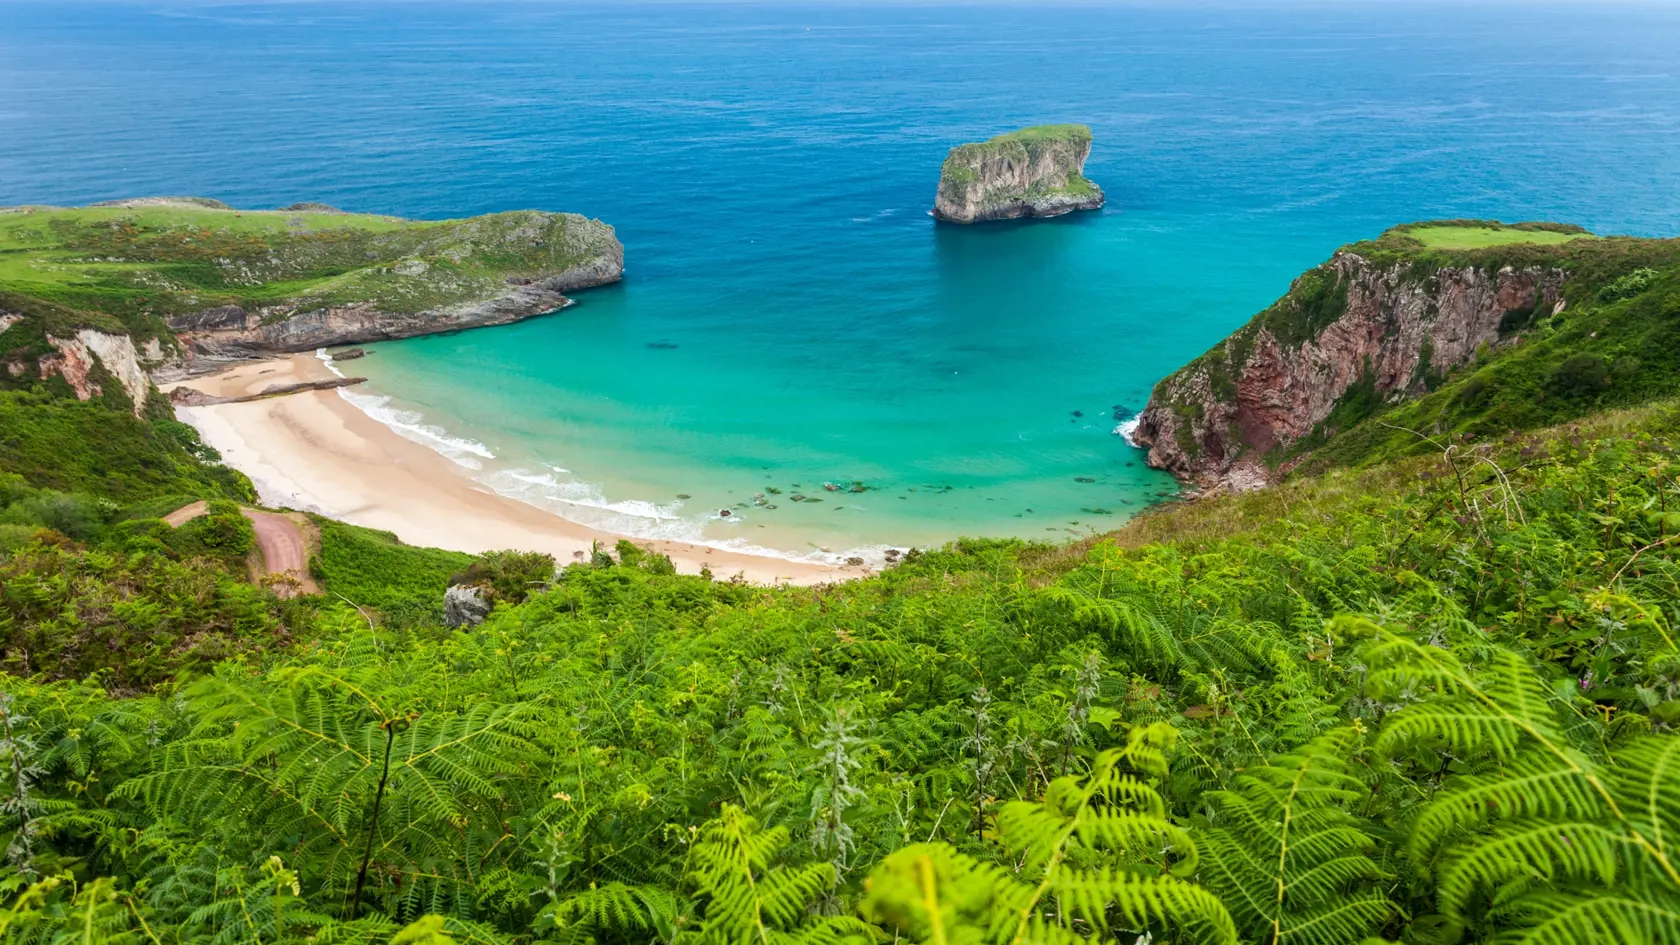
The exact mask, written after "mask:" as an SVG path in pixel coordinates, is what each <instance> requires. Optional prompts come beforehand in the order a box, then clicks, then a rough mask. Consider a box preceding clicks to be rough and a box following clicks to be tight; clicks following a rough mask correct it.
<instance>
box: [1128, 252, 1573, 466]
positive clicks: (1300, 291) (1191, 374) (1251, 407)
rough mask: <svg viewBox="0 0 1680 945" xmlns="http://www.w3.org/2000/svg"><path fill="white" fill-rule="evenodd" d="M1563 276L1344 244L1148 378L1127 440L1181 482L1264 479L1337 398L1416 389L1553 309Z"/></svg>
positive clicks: (1286, 463) (1389, 395) (1286, 460)
mask: <svg viewBox="0 0 1680 945" xmlns="http://www.w3.org/2000/svg"><path fill="white" fill-rule="evenodd" d="M1564 276H1565V273H1564V271H1563V270H1562V269H1558V268H1546V267H1539V266H1536V267H1530V268H1524V269H1514V268H1510V267H1506V268H1502V269H1499V270H1497V271H1488V270H1486V269H1479V268H1473V267H1462V268H1440V269H1436V270H1434V271H1432V272H1429V273H1420V272H1419V270H1418V268H1417V267H1416V266H1414V265H1411V264H1407V263H1399V264H1395V265H1391V266H1388V267H1386V268H1384V267H1379V266H1376V265H1373V264H1371V263H1370V262H1368V261H1367V260H1366V259H1365V258H1363V257H1361V256H1359V255H1357V254H1355V253H1352V252H1349V251H1345V250H1344V251H1342V252H1339V253H1337V254H1336V256H1335V257H1334V258H1333V259H1331V260H1330V262H1328V263H1326V264H1324V265H1323V266H1320V267H1319V268H1317V269H1315V270H1312V271H1311V272H1309V273H1307V274H1306V275H1304V276H1302V277H1301V278H1300V279H1298V280H1297V281H1296V283H1295V285H1294V287H1292V288H1291V290H1290V294H1289V295H1287V296H1285V297H1284V298H1283V299H1282V300H1280V301H1279V302H1278V303H1277V304H1276V305H1274V306H1273V307H1272V308H1271V309H1268V310H1267V311H1266V312H1264V313H1262V314H1261V315H1259V316H1257V317H1256V318H1255V319H1254V320H1253V321H1251V322H1250V323H1249V324H1248V325H1247V326H1246V327H1244V328H1243V329H1241V330H1239V331H1238V332H1237V333H1236V334H1234V335H1232V336H1231V337H1230V338H1228V339H1226V340H1225V341H1224V342H1222V343H1221V344H1220V345H1218V346H1216V347H1215V348H1214V349H1213V350H1212V351H1209V352H1208V353H1207V354H1206V355H1203V356H1202V357H1201V358H1199V359H1197V360H1196V361H1195V362H1192V363H1191V364H1190V365H1188V366H1187V367H1185V368H1183V369H1181V370H1180V371H1178V372H1177V373H1175V374H1173V375H1171V376H1169V377H1168V378H1167V379H1165V380H1163V381H1162V382H1161V383H1160V384H1159V385H1157V386H1156V388H1155V392H1154V395H1153V396H1152V397H1151V398H1150V401H1149V405H1148V407H1146V408H1145V409H1144V411H1143V413H1142V414H1141V416H1140V418H1139V423H1138V426H1137V430H1136V432H1135V433H1134V434H1133V439H1134V441H1135V442H1137V443H1138V445H1140V446H1146V447H1148V449H1149V464H1150V465H1151V466H1154V467H1156V468H1159V469H1165V470H1168V471H1169V472H1171V473H1173V474H1174V475H1176V476H1178V477H1179V478H1181V479H1186V480H1192V481H1195V482H1197V483H1198V484H1200V485H1203V486H1223V487H1225V488H1229V489H1232V490H1234V491H1243V490H1247V489H1254V488H1259V487H1262V486H1265V485H1267V484H1268V483H1269V482H1270V481H1271V480H1272V479H1273V478H1274V477H1275V476H1276V475H1277V474H1278V473H1279V472H1280V471H1285V470H1287V469H1288V468H1289V466H1290V464H1291V456H1290V448H1291V447H1293V446H1296V445H1297V444H1299V442H1300V441H1301V440H1302V438H1303V437H1307V436H1308V435H1309V434H1312V433H1313V432H1314V431H1315V429H1317V428H1318V427H1319V425H1320V424H1323V423H1325V421H1326V420H1327V419H1329V418H1330V417H1331V413H1332V411H1333V410H1334V409H1335V407H1336V405H1337V403H1338V402H1340V401H1342V400H1343V398H1344V397H1348V396H1350V395H1352V394H1353V393H1358V394H1363V395H1364V396H1368V397H1369V396H1376V397H1380V398H1383V399H1394V398H1401V397H1405V396H1407V395H1409V394H1414V393H1417V392H1419V391H1421V390H1422V389H1423V387H1424V385H1425V383H1426V381H1427V380H1428V378H1429V377H1430V375H1431V374H1432V373H1438V372H1442V371H1445V370H1449V369H1451V368H1454V367H1457V366H1459V365H1461V364H1464V363H1466V362H1468V361H1469V360H1471V359H1472V358H1473V357H1474V356H1475V353H1476V350H1477V348H1478V347H1479V346H1481V345H1482V344H1484V343H1490V344H1491V343H1497V342H1498V341H1499V339H1500V328H1501V324H1502V323H1505V322H1507V320H1508V319H1509V318H1511V317H1512V316H1522V317H1524V318H1526V317H1527V316H1528V315H1529V314H1531V313H1534V312H1536V311H1537V310H1539V309H1541V308H1542V307H1543V308H1544V309H1545V310H1546V313H1548V314H1549V313H1551V312H1553V311H1555V310H1558V309H1561V307H1562V302H1561V300H1560V299H1561V295H1560V293H1561V290H1562V287H1563V282H1564ZM1356 389H1357V390H1356ZM1323 432H1325V433H1333V432H1334V431H1332V430H1325V431H1323Z"/></svg>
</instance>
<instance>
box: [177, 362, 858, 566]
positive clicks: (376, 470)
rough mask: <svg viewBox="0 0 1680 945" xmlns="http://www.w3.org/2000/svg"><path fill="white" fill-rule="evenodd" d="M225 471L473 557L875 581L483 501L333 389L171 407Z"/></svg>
mask: <svg viewBox="0 0 1680 945" xmlns="http://www.w3.org/2000/svg"><path fill="white" fill-rule="evenodd" d="M334 378H335V374H334V372H332V371H331V370H330V369H329V367H328V364H327V362H324V361H321V360H319V359H318V358H317V357H316V356H315V354H313V353H309V354H295V355H289V356H285V357H277V358H271V359H268V360H261V361H242V362H238V363H235V364H233V365H231V366H229V367H228V368H226V369H223V370H221V371H218V372H216V373H213V374H208V375H202V376H199V377H195V378H192V379H183V380H177V381H171V382H167V383H164V384H160V385H159V388H160V389H161V390H163V391H164V392H165V393H168V392H169V391H171V390H173V389H175V388H179V387H187V388H191V389H193V390H198V391H202V392H204V393H206V394H208V395H210V396H212V397H241V396H246V395H249V394H253V393H256V392H258V391H260V390H262V389H264V388H267V387H270V386H272V385H276V384H301V383H310V382H315V381H327V380H332V379H334ZM175 415H176V417H177V418H178V419H180V420H181V421H182V422H183V423H187V424H190V425H191V426H193V427H194V428H195V429H197V430H198V431H199V435H200V436H201V437H202V438H203V440H204V442H205V443H207V444H209V445H210V446H212V447H214V448H215V449H216V450H217V451H219V452H220V453H221V454H222V460H223V462H224V463H226V464H227V465H229V466H231V467H233V468H235V469H238V470H239V471H240V472H242V473H244V474H245V475H246V476H249V477H250V479H251V481H252V483H253V484H255V485H256V487H257V492H258V496H259V498H260V499H261V500H262V502H263V503H264V504H265V505H269V506H273V507H285V508H293V509H298V510H302V511H309V512H316V513H318V514H321V515H325V516H327V517H329V518H334V519H338V520H340V521H343V522H347V523H349V524H351V525H361V526H365V527H368V528H377V529H381V530H384V531H389V532H392V533H394V534H395V535H396V536H397V537H398V538H399V539H401V540H402V541H403V542H405V543H407V544H410V545H419V546H424V547H433V548H445V549H449V550H452V551H464V552H468V553H471V554H481V553H483V552H486V551H495V550H499V549H509V548H514V549H518V550H521V551H541V552H546V553H548V554H551V555H553V556H554V558H555V561H556V563H558V564H559V565H561V566H564V565H567V564H570V563H573V562H575V561H578V560H587V558H588V556H589V552H590V548H591V546H592V545H593V544H594V543H595V542H600V543H601V544H602V545H604V546H606V547H608V548H611V547H612V546H613V545H615V544H616V543H617V542H618V541H619V540H620V539H627V540H629V541H632V542H634V543H635V544H637V545H638V546H641V547H646V548H650V549H652V550H654V551H656V552H658V553H660V554H664V555H667V556H669V557H670V558H671V561H672V563H673V564H675V565H676V566H677V570H678V572H680V573H683V574H698V573H699V572H700V570H701V568H702V567H705V568H709V569H710V570H711V571H712V573H713V575H714V576H716V577H717V578H719V579H729V578H732V577H734V576H736V575H739V576H741V577H742V578H743V579H744V580H746V581H749V582H751V583H754V584H765V585H771V584H793V585H801V586H805V585H815V584H826V583H833V582H836V581H848V580H855V579H857V578H860V577H865V576H867V575H869V574H872V573H874V571H873V569H872V568H870V567H869V566H868V565H863V566H854V565H830V564H818V563H813V562H801V561H792V560H788V559H785V558H778V557H773V556H769V555H753V554H745V553H742V552H738V551H729V550H725V549H721V548H710V547H706V546H704V545H698V544H690V543H687V542H679V541H661V540H645V539H637V538H634V537H632V536H625V535H615V534H611V533H608V532H604V531H600V530H598V529H593V528H590V527H588V526H586V525H580V524H578V523H576V522H572V521H569V520H567V519H564V518H561V517H560V516H558V515H555V514H553V513H551V512H547V511H544V510H542V509H540V508H537V507H536V506H533V505H529V504H527V503H524V502H520V501H519V500H517V499H512V498H508V497H507V496H504V495H501V494H499V493H496V492H493V491H491V490H490V489H489V488H487V487H485V486H484V485H482V484H480V483H478V482H476V481H475V480H473V479H471V478H470V477H469V476H467V475H466V474H465V471H464V470H463V469H462V468H461V467H459V466H458V465H456V464H455V463H454V462H452V461H450V460H449V458H447V457H446V456H444V455H442V454H441V453H438V452H436V451H434V450H431V449H428V448H427V447H425V446H422V445H420V444H419V443H416V442H414V441H412V440H409V439H407V438H405V437H403V436H401V435H400V434H398V433H397V432H396V431H395V430H393V429H391V428H390V427H388V426H386V425H385V424H383V423H381V422H379V421H378V420H376V419H374V418H373V417H371V416H368V415H367V414H366V413H364V412H363V411H362V410H360V409H359V408H357V407H356V406H355V405H354V404H352V403H350V402H349V401H348V400H346V399H344V398H343V397H341V396H339V391H337V390H315V391H304V392H300V393H293V394H285V395H281V396H277V397H270V398H265V399H261V400H250V401H245V402H241V403H222V404H211V405H205V406H197V407H190V406H177V407H176V408H175Z"/></svg>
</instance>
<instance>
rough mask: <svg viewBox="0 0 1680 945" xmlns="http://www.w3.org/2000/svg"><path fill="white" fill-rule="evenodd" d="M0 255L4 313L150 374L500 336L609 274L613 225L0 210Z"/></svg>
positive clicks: (173, 206)
mask: <svg viewBox="0 0 1680 945" xmlns="http://www.w3.org/2000/svg"><path fill="white" fill-rule="evenodd" d="M0 252H11V253H13V254H14V255H15V256H16V257H17V258H18V259H20V260H21V262H20V265H19V266H18V267H14V269H15V270H16V271H15V272H13V273H12V274H10V275H9V276H8V277H5V278H0V300H3V299H5V298H11V299H15V300H18V304H17V305H15V306H13V307H12V308H13V310H14V311H15V312H17V313H18V314H22V315H28V314H30V313H31V312H32V311H34V312H39V313H40V317H41V318H43V319H44V320H45V321H46V322H50V323H51V324H53V325H57V326H63V325H66V324H68V325H72V326H74V327H77V328H82V327H97V328H100V329H101V330H105V331H107V332H109V330H110V329H116V330H119V331H123V330H126V332H127V333H128V334H129V335H130V336H132V337H133V338H134V340H135V341H136V342H137V343H138V342H142V341H144V343H145V345H144V352H143V353H144V360H147V361H158V360H162V361H166V362H167V364H166V365H165V366H164V373H165V374H181V373H191V372H193V371H196V370H201V369H204V368H206V367H208V366H213V365H214V364H215V363H217V362H219V361H221V360H225V359H230V358H243V357H251V356H255V355H262V354H269V353H276V352H290V351H302V350H308V349H311V348H316V347H321V346H323V345H336V344H349V343H356V342H363V341H377V340H384V339H390V338H406V337H411V336H414V335H423V334H431V333H436V332H443V331H455V330H458V329H462V328H473V327H477V326H481V325H501V324H506V323H508V322H512V321H518V320H520V319H523V318H529V317H531V316H533V315H540V314H543V313H545V312H552V311H555V310H557V309H560V308H563V307H565V306H566V305H567V304H568V302H569V300H568V298H567V297H566V294H565V293H567V292H570V291H572V290H575V289H581V288H585V287H588V286H596V285H601V284H604V283H608V282H613V281H616V280H617V279H619V278H620V277H621V276H622V274H623V271H624V247H623V246H622V245H621V244H620V243H619V241H618V239H617V237H616V235H615V234H614V232H613V229H612V227H610V226H608V225H606V224H604V223H602V222H600V221H599V220H590V219H587V218H585V217H582V216H578V215H576V214H565V213H545V212H539V211H515V212H510V213H497V214H490V215H487V216H482V217H471V218H468V219H463V220H445V221H413V220H402V219H398V218H395V217H382V216H372V215H367V214H349V213H343V212H341V211H338V210H335V209H333V208H331V207H326V206H325V205H316V204H298V205H294V206H293V207H289V208H287V209H286V210H279V211H249V210H247V211H239V210H233V209H231V208H228V207H226V206H225V205H222V204H219V203H217V202H215V201H208V200H201V199H196V198H173V197H172V198H149V199H141V200H129V201H121V202H116V203H111V204H104V205H99V206H94V207H81V208H62V207H16V208H9V209H5V210H0ZM59 334H60V337H62V336H63V333H62V331H61V332H60V333H59Z"/></svg>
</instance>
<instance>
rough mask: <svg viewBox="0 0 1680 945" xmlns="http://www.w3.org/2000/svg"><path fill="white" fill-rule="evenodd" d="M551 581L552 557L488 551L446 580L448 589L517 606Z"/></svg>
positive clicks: (523, 552) (532, 552) (537, 553)
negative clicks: (480, 591)
mask: <svg viewBox="0 0 1680 945" xmlns="http://www.w3.org/2000/svg"><path fill="white" fill-rule="evenodd" d="M626 544H629V543H628V542H619V545H620V546H623V545H626ZM553 581H554V556H553V555H545V554H542V553H540V552H535V551H491V552H488V553H486V554H485V555H484V557H482V558H479V559H478V560H477V561H474V562H473V563H472V564H469V565H467V567H466V568H464V569H463V570H461V571H457V572H456V573H454V574H452V575H450V577H449V584H450V586H454V585H457V584H468V585H472V586H474V587H480V588H484V589H486V590H488V591H489V596H490V599H491V600H492V601H496V602H498V603H506V604H517V603H520V602H522V601H524V600H525V598H527V597H529V596H531V593H532V592H533V591H536V590H538V589H540V588H542V587H544V586H546V585H548V584H550V583H553Z"/></svg>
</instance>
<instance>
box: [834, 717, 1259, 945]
mask: <svg viewBox="0 0 1680 945" xmlns="http://www.w3.org/2000/svg"><path fill="white" fill-rule="evenodd" d="M1174 735H1175V733H1174V731H1173V729H1172V728H1171V727H1169V726H1167V725H1164V724H1156V725H1151V726H1147V727H1143V728H1139V729H1134V730H1133V731H1132V732H1131V733H1130V734H1129V736H1128V741H1127V745H1126V747H1124V748H1120V749H1111V750H1108V751H1104V752H1102V753H1100V754H1099V755H1098V756H1097V758H1096V760H1095V762H1094V763H1093V765H1092V770H1091V772H1090V774H1089V775H1088V776H1086V777H1083V778H1081V777H1076V776H1064V777H1060V778H1057V779H1055V780H1054V781H1052V782H1051V783H1050V786H1049V788H1048V789H1047V790H1046V791H1045V795H1044V798H1043V800H1041V801H1013V802H1010V803H1009V804H1006V805H1005V806H1004V807H1003V809H1002V810H1001V811H1000V812H999V815H998V834H999V839H998V840H997V847H998V850H997V852H998V853H999V854H1000V857H1001V858H1002V859H1003V861H1004V862H1008V863H1011V864H1017V865H1018V868H1017V869H1016V870H1015V871H1011V870H1008V869H1005V868H1003V867H1001V866H997V865H994V864H992V863H988V862H985V861H982V860H980V859H978V858H977V857H975V856H972V855H970V854H967V853H963V852H959V851H958V850H956V849H955V848H953V847H951V846H950V845H948V844H943V843H925V844H916V845H913V846H910V847H907V848H905V849H903V850H900V851H898V852H896V853H894V854H892V855H891V856H889V857H887V859H886V860H885V861H883V862H882V864H881V865H880V866H879V867H877V868H876V870H875V872H874V873H873V874H872V875H871V876H870V878H869V883H868V891H867V895H866V896H865V898H864V901H863V910H864V913H865V914H866V915H867V916H869V917H870V918H872V919H873V920H875V921H876V922H878V923H880V924H882V925H883V926H886V927H887V928H889V929H891V930H892V931H893V933H894V934H895V936H905V937H908V938H910V939H912V940H914V941H917V942H927V943H941V945H948V943H957V942H961V943H973V945H1005V943H1008V945H1024V943H1044V945H1083V943H1085V942H1088V941H1099V940H1100V941H1107V940H1110V939H1112V938H1113V937H1115V936H1116V935H1117V934H1118V933H1119V932H1120V931H1122V930H1131V931H1132V932H1134V933H1141V934H1144V935H1147V934H1150V933H1153V932H1169V931H1170V932H1171V933H1173V934H1175V935H1177V936H1181V937H1182V939H1181V940H1183V941H1193V942H1221V943H1223V942H1233V943H1234V942H1236V941H1237V931H1236V926H1235V924H1234V923H1233V921H1232V918H1231V915H1230V913H1229V912H1227V911H1226V909H1225V907H1224V906H1223V905H1222V904H1221V903H1220V902H1219V900H1218V898H1216V897H1215V896H1214V895H1213V894H1212V893H1210V892H1208V891H1207V890H1205V889H1203V888H1201V887H1200V886H1197V885H1195V884H1194V883H1191V882H1189V881H1188V880H1187V877H1188V876H1190V875H1192V874H1193V873H1194V872H1195V870H1196V863H1197V859H1196V848H1195V844H1194V843H1193V842H1192V841H1191V839H1190V836H1189V834H1188V833H1187V832H1186V831H1185V830H1184V829H1183V828H1181V827H1179V826H1177V825H1175V824H1174V823H1173V822H1172V821H1171V820H1169V819H1168V817H1167V811H1166V803H1165V801H1163V800H1162V798H1161V795H1160V794H1159V792H1158V791H1157V790H1156V788H1155V787H1154V785H1153V783H1152V782H1153V781H1155V780H1158V779H1160V778H1163V777H1165V776H1166V774H1167V762H1166V751H1167V749H1168V747H1170V745H1171V744H1172V741H1173V738H1174ZM1176 940H1180V939H1175V941H1176Z"/></svg>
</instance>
